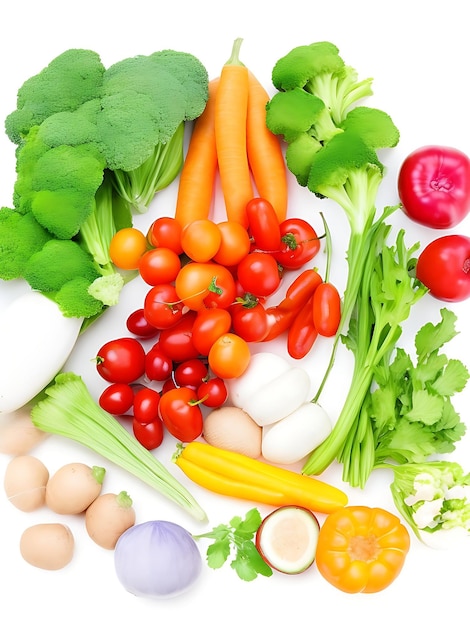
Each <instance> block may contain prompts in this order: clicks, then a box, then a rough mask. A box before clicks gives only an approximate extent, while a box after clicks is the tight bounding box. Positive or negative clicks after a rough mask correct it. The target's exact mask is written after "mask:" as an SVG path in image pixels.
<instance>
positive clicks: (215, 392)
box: [196, 376, 228, 409]
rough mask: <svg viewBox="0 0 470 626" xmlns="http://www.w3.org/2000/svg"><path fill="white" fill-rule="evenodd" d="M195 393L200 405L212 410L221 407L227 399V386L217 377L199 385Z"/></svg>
mask: <svg viewBox="0 0 470 626" xmlns="http://www.w3.org/2000/svg"><path fill="white" fill-rule="evenodd" d="M196 393H197V397H198V398H199V400H200V401H201V403H202V404H204V405H205V406H208V407H210V408H212V409H215V408H217V407H219V406H222V405H223V404H224V403H225V401H226V400H227V397H228V391H227V386H226V384H225V382H224V380H222V378H219V377H218V376H216V377H213V378H209V379H208V380H205V381H204V382H203V383H201V384H200V385H199V387H198V388H197V390H196Z"/></svg>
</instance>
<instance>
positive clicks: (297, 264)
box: [273, 217, 320, 270]
mask: <svg viewBox="0 0 470 626" xmlns="http://www.w3.org/2000/svg"><path fill="white" fill-rule="evenodd" d="M280 229H281V240H282V246H281V249H280V250H279V252H274V253H273V256H274V257H275V259H276V260H277V261H278V263H280V264H281V265H282V267H284V268H285V269H288V270H296V269H300V268H301V267H302V266H304V265H305V264H306V263H308V261H311V260H312V259H313V258H314V257H315V256H316V255H317V254H318V252H319V250H320V239H319V238H318V235H317V233H316V232H315V229H314V228H313V226H312V225H311V224H309V223H308V222H307V221H305V220H303V219H301V218H297V217H291V218H289V219H287V220H284V221H283V222H281V224H280Z"/></svg>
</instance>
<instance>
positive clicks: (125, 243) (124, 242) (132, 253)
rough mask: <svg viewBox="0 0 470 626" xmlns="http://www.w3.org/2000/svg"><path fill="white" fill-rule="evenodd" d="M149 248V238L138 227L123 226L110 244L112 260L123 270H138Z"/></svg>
mask: <svg viewBox="0 0 470 626" xmlns="http://www.w3.org/2000/svg"><path fill="white" fill-rule="evenodd" d="M146 250H147V238H146V236H145V235H144V233H143V232H141V231H140V230H138V229H137V228H133V227H130V228H121V230H118V231H117V233H115V235H114V236H113V237H112V239H111V242H110V244H109V256H110V257H111V261H112V262H113V263H114V265H116V267H119V268H120V269H122V270H136V269H137V268H138V267H139V261H140V258H141V257H142V255H143V254H144V252H145V251H146Z"/></svg>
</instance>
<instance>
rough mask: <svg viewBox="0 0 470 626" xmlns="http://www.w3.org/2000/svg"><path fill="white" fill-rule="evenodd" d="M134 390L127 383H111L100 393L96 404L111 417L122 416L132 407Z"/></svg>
mask: <svg viewBox="0 0 470 626" xmlns="http://www.w3.org/2000/svg"><path fill="white" fill-rule="evenodd" d="M133 401H134V390H133V389H132V387H131V386H130V385H128V384H127V383H111V384H110V385H108V386H107V387H106V388H105V389H104V390H103V391H102V393H101V395H100V397H99V399H98V404H99V405H100V407H101V408H102V409H104V410H105V411H107V412H108V413H111V415H124V414H125V413H127V412H128V411H129V409H130V408H131V407H132V404H133Z"/></svg>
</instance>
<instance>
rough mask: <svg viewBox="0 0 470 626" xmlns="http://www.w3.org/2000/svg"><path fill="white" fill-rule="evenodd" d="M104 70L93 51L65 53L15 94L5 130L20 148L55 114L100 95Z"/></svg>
mask: <svg viewBox="0 0 470 626" xmlns="http://www.w3.org/2000/svg"><path fill="white" fill-rule="evenodd" d="M104 71H105V68H104V66H103V65H102V63H101V60H100V57H99V55H98V54H97V53H96V52H93V51H92V50H82V49H75V48H72V49H70V50H66V51H65V52H63V53H62V54H60V55H59V56H57V57H56V58H55V59H53V60H52V61H51V62H50V63H49V65H48V66H47V67H45V68H44V69H43V70H41V71H40V72H39V73H38V74H36V75H34V76H32V77H31V78H28V79H27V80H26V81H25V82H24V83H23V85H22V86H21V87H20V88H19V90H18V95H17V108H16V110H15V111H13V112H12V113H10V115H8V117H7V118H6V120H5V130H6V133H7V135H8V137H9V138H10V140H11V141H12V142H13V143H16V144H19V143H20V141H21V139H22V137H24V136H25V135H27V134H28V132H29V131H30V129H31V128H32V127H33V126H37V125H39V124H41V123H42V122H43V121H44V120H45V119H46V118H48V117H49V116H50V115H52V114H54V113H59V112H62V111H74V110H75V109H77V108H78V107H79V106H80V105H81V104H83V103H84V102H86V101H87V100H91V99H94V98H96V97H98V96H99V95H100V94H101V85H102V78H103V73H104Z"/></svg>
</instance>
